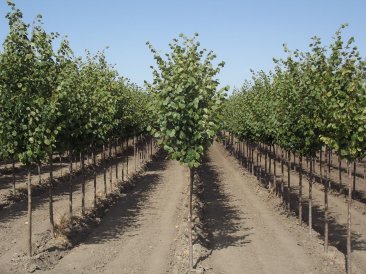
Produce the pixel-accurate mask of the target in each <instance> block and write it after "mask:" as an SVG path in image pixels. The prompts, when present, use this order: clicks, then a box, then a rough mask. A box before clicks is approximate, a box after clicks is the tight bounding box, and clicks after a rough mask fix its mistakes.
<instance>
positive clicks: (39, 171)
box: [37, 164, 42, 185]
mask: <svg viewBox="0 0 366 274" xmlns="http://www.w3.org/2000/svg"><path fill="white" fill-rule="evenodd" d="M37 168H38V185H41V183H42V175H41V164H38V165H37Z"/></svg>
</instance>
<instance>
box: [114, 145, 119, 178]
mask: <svg viewBox="0 0 366 274" xmlns="http://www.w3.org/2000/svg"><path fill="white" fill-rule="evenodd" d="M117 144H118V140H117V141H116V145H115V146H114V154H115V160H116V182H118V156H117V154H118V153H117V152H118V151H117Z"/></svg>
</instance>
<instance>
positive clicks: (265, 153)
mask: <svg viewBox="0 0 366 274" xmlns="http://www.w3.org/2000/svg"><path fill="white" fill-rule="evenodd" d="M267 162H268V149H267V146H264V176H263V177H264V178H268V176H267V175H268V164H267ZM266 182H267V179H265V183H266Z"/></svg>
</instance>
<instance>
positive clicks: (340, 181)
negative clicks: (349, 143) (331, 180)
mask: <svg viewBox="0 0 366 274" xmlns="http://www.w3.org/2000/svg"><path fill="white" fill-rule="evenodd" d="M338 174H339V192H341V191H342V158H341V156H338Z"/></svg>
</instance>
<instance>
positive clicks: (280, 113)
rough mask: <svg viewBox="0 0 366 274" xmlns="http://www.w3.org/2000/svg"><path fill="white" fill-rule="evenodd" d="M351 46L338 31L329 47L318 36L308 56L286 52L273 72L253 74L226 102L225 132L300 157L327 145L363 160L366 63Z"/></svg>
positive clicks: (310, 154)
mask: <svg viewBox="0 0 366 274" xmlns="http://www.w3.org/2000/svg"><path fill="white" fill-rule="evenodd" d="M344 27H345V26H342V28H344ZM353 43H354V39H353V38H351V39H349V41H348V42H347V43H344V42H343V40H342V37H341V32H340V30H339V31H337V33H336V37H335V39H334V41H333V43H332V44H331V45H330V46H329V47H324V46H322V44H321V40H320V39H319V38H318V37H314V38H312V43H311V44H310V51H308V52H300V51H298V50H296V51H294V52H291V51H289V50H288V49H287V48H285V52H286V53H287V54H288V57H287V58H286V59H281V60H275V64H276V67H275V70H274V72H273V73H270V74H268V75H266V74H265V73H263V72H259V73H257V74H253V82H252V83H248V82H246V83H245V84H244V86H243V88H242V89H241V91H236V92H235V93H234V95H232V96H231V97H230V98H229V100H228V101H227V102H226V103H225V108H224V116H223V121H222V124H223V128H224V129H226V130H228V131H230V132H233V133H234V134H236V135H237V136H239V137H241V138H245V139H247V140H250V141H259V142H263V143H266V144H269V145H271V144H278V145H280V146H281V147H283V148H285V149H287V150H290V151H293V152H296V153H299V154H300V155H306V156H314V155H315V153H316V151H318V150H319V149H320V148H321V146H322V145H328V146H330V147H332V148H333V149H335V150H336V151H337V152H338V154H339V155H341V157H344V158H347V159H348V160H351V161H353V160H355V159H357V158H361V157H363V156H364V155H365V142H364V140H365V138H366V136H365V129H366V127H365V118H366V117H365V113H366V112H365V109H366V90H365V88H366V83H365V75H366V73H365V72H366V66H365V64H366V63H365V61H364V60H362V58H361V57H360V55H359V53H358V51H357V47H355V46H354V45H353ZM344 44H345V46H344Z"/></svg>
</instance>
